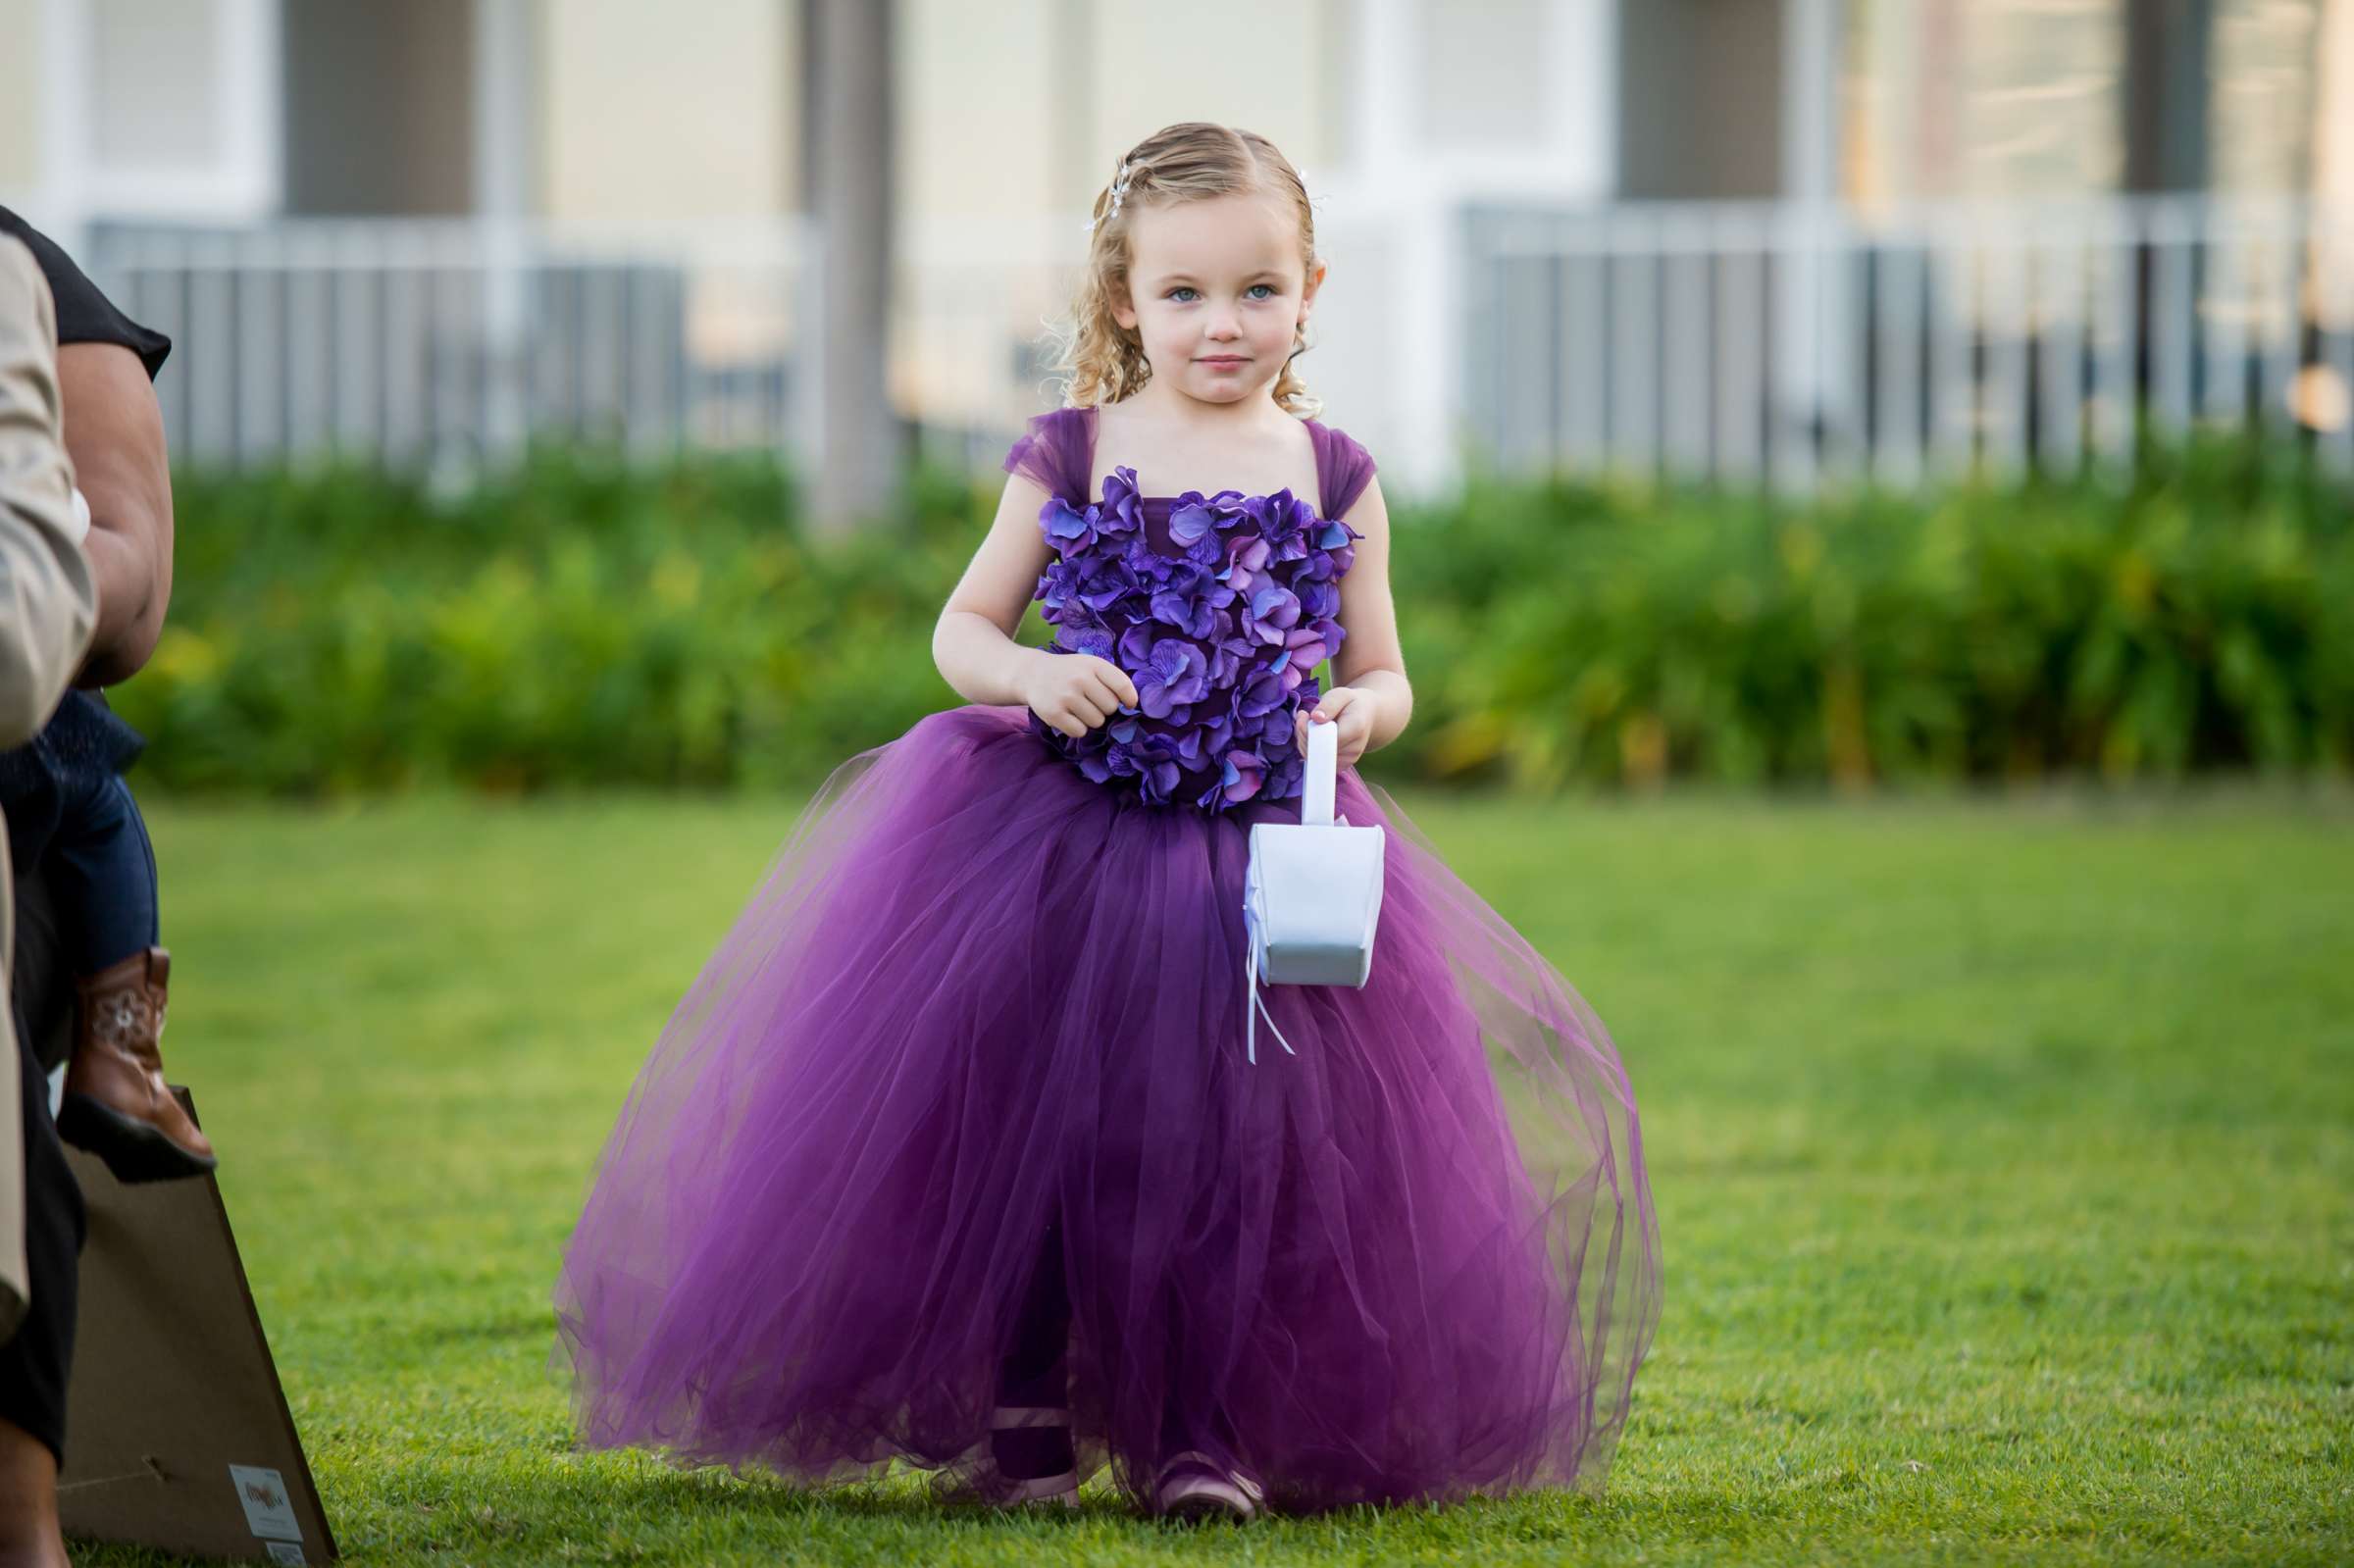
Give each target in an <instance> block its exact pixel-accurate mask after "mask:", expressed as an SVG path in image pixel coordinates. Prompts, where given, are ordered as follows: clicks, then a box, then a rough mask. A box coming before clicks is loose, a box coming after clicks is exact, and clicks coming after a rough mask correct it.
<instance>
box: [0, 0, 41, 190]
mask: <svg viewBox="0 0 2354 1568" xmlns="http://www.w3.org/2000/svg"><path fill="white" fill-rule="evenodd" d="M0 38H5V39H7V40H8V47H7V48H5V49H0V195H5V194H8V193H11V192H16V193H20V194H21V193H22V192H24V191H26V190H28V189H30V188H31V186H32V184H33V182H34V181H35V180H37V179H38V178H40V175H41V148H40V134H41V100H40V69H41V3H40V0H0Z"/></svg>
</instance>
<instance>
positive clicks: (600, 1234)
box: [556, 706, 1660, 1510]
mask: <svg viewBox="0 0 2354 1568" xmlns="http://www.w3.org/2000/svg"><path fill="white" fill-rule="evenodd" d="M1339 808H1340V811H1341V813H1342V814H1343V815H1345V816H1346V817H1347V818H1348V819H1349V820H1350V821H1351V822H1353V823H1356V824H1359V825H1363V824H1370V823H1380V824H1382V825H1384V826H1386V827H1387V828H1388V829H1389V830H1390V845H1389V857H1388V869H1387V878H1386V883H1385V886H1384V890H1383V903H1382V911H1381V925H1380V930H1379V934H1378V936H1377V938H1376V941H1375V945H1374V955H1373V972H1372V978H1371V979H1370V981H1368V983H1367V984H1366V985H1365V986H1363V987H1362V988H1361V989H1351V988H1347V987H1338V986H1266V987H1265V988H1264V991H1263V994H1264V995H1265V996H1266V998H1267V1001H1268V1004H1269V1006H1270V1008H1271V1010H1272V1013H1273V1016H1274V1018H1275V1021H1276V1024H1277V1027H1278V1028H1280V1030H1281V1031H1282V1033H1283V1036H1284V1037H1286V1038H1287V1039H1288V1040H1289V1041H1290V1043H1291V1045H1292V1046H1293V1047H1294V1048H1295V1049H1296V1050H1297V1052H1298V1054H1297V1055H1296V1056H1293V1055H1286V1054H1284V1053H1283V1052H1282V1050H1280V1049H1277V1050H1274V1051H1268V1050H1266V1049H1264V1045H1265V1043H1266V1035H1267V1033H1268V1032H1267V1031H1266V1030H1264V1029H1263V1028H1262V1029H1261V1030H1260V1032H1259V1033H1260V1037H1261V1047H1262V1048H1261V1049H1260V1051H1259V1055H1258V1062H1257V1065H1256V1066H1252V1065H1250V1064H1248V1063H1246V1061H1245V1060H1244V1039H1243V1035H1244V1018H1245V1011H1246V1009H1247V1007H1248V1006H1249V997H1248V992H1247V989H1246V984H1245V967H1244V959H1245V946H1244V936H1243V923H1242V912H1241V898H1242V886H1243V873H1244V867H1245V865H1246V863H1247V860H1248V855H1249V842H1248V840H1249V831H1250V825H1251V824H1252V823H1253V822H1256V821H1297V820H1298V808H1297V803H1296V802H1295V803H1292V804H1288V805H1274V804H1261V803H1258V802H1252V803H1250V804H1248V805H1246V806H1244V807H1242V808H1240V809H1237V810H1234V811H1231V812H1229V813H1226V814H1225V815H1223V816H1217V815H1211V814H1208V813H1205V812H1202V811H1199V810H1196V809H1193V808H1190V807H1173V806H1161V805H1151V804H1147V803H1145V802H1143V801H1142V800H1140V799H1139V798H1138V797H1136V796H1135V795H1133V794H1123V793H1119V792H1117V791H1115V790H1114V789H1112V788H1109V787H1106V786H1104V785H1102V784H1094V783H1091V782H1089V781H1088V780H1087V779H1085V778H1083V777H1082V776H1081V775H1080V774H1078V773H1077V772H1076V771H1075V770H1073V769H1072V767H1071V766H1070V765H1069V764H1068V763H1067V762H1065V761H1064V760H1063V759H1062V758H1060V757H1058V756H1057V755H1055V754H1054V753H1053V751H1052V750H1051V749H1050V748H1049V746H1048V745H1047V744H1046V743H1044V742H1043V741H1042V739H1041V738H1040V737H1039V736H1038V735H1037V734H1035V733H1032V731H1031V730H1030V728H1029V726H1028V724H1027V716H1026V714H1025V713H1024V712H1023V710H1021V709H1019V708H996V707H978V706H976V707H964V708H957V709H952V710H949V711H947V712H944V713H937V714H933V715H931V716H930V717H928V718H925V719H924V720H922V721H920V722H919V723H917V724H916V725H915V726H914V727H912V728H911V729H910V730H909V731H908V732H907V733H905V734H904V735H902V736H900V737H899V738H898V739H896V740H895V741H892V742H891V743H889V744H887V745H884V746H880V747H877V748H875V749H873V750H871V751H867V752H863V753H861V754H859V755H858V756H856V757H853V758H851V759H850V760H849V761H848V762H846V763H844V765H843V766H842V767H841V768H840V769H839V770H837V772H836V773H835V774H834V776H833V778H832V779H830V780H829V781H828V782H827V784H825V786H824V788H823V789H822V790H821V791H820V792H819V794H818V795H817V796H816V797H815V799H814V800H813V802H812V803H811V805H810V807H809V808H808V810H807V811H806V812H805V814H804V815H803V817H802V818H801V820H800V822H799V824H798V825H797V826H796V827H795V828H794V830H793V834H792V835H791V837H790V838H789V839H788V840H787V842H786V844H785V847H784V849H783V850H782V851H781V852H780V854H779V857H778V859H777V860H776V862H775V863H774V865H773V866H772V867H771V869H770V871H769V873H768V875H767V877H766V879H765V880H764V881H763V882H762V884H761V885H760V886H759V888H758V890H757V891H756V892H755V893H754V895H753V896H752V899H751V901H750V903H749V904H748V905H747V906H746V908H745V909H744V911H743V913H742V916H741V918H740V919H739V920H738V921H737V923H736V925H735V927H734V929H733V930H732V931H730V933H729V934H728V936H727V937H726V939H725V940H724V941H722V943H721V944H720V947H719V950H718V951H717V952H716V953H715V954H714V955H713V957H712V958H711V960H710V962H709V964H708V965H707V966H706V967H705V969H704V970H703V972H702V974H701V975H700V976H699V977H697V978H696V980H695V982H694V985H693V986H692V988H691V990H690V991H689V992H688V994H687V996H686V998H685V1000H684V1001H683V1002H682V1003H681V1004H680V1006H679V1008H678V1011H677V1013H676V1014H675V1015H674V1016H673V1017H672V1019H671V1021H670V1024H669V1026H668V1028H667V1029H666V1030H665V1031H664V1033H663V1035H662V1037H661V1039H660V1041H659V1043H658V1044H657V1045H656V1046H655V1048H654V1050H653V1053H652V1056H651V1058H650V1059H649V1060H648V1061H647V1063H646V1064H645V1067H644V1069H643V1071H642V1072H641V1074H640V1077H639V1079H638V1082H637V1084H636V1086H635V1087H634V1088H633V1089H632V1090H631V1093H630V1096H629V1099H628V1103H627V1105H626V1106H625V1108H624V1109H623V1111H622V1115H621V1118H620V1122H619V1125H618V1126H617V1127H616V1128H615V1130H614V1132H613V1135H612V1138H611V1140H610V1142H609V1143H608V1144H607V1146H606V1148H605V1150H604V1153H603V1156H602V1159H601V1161H600V1162H599V1165H598V1168H597V1173H596V1177H595V1181H594V1185H593V1189H592V1190H591V1192H590V1194H589V1197H588V1204H587V1207H586V1210H585V1211H584V1213H583V1214H582V1216H581V1221H580V1225H579V1228H578V1229H577V1231H576V1232H575V1233H574V1235H573V1238H572V1240H571V1243H570V1245H569V1248H568V1250H567V1252H566V1254H565V1258H564V1265H563V1271H562V1275H561V1278H560V1279H559V1281H558V1283H557V1287H556V1307H557V1315H558V1320H559V1324H560V1330H561V1343H560V1345H559V1350H558V1356H559V1359H560V1361H561V1360H568V1361H569V1365H570V1369H571V1372H572V1375H573V1379H574V1387H575V1395H576V1408H577V1416H578V1420H579V1423H580V1427H581V1431H582V1434H583V1437H584V1439H585V1441H586V1442H588V1443H589V1444H592V1445H596V1446H613V1445H643V1446H648V1447H653V1448H657V1449H660V1450H663V1451H664V1452H666V1453H667V1454H668V1455H669V1456H670V1457H672V1458H673V1459H675V1460H677V1461H680V1462H687V1463H696V1462H724V1463H729V1464H734V1465H740V1466H744V1465H749V1466H760V1467H765V1468H768V1469H772V1470H774V1471H776V1472H778V1473H780V1474H782V1475H784V1476H786V1477H788V1478H791V1479H793V1480H796V1481H801V1482H807V1483H818V1482H827V1481H835V1480H845V1479H851V1478H854V1477H858V1476H861V1475H864V1474H868V1473H871V1472H872V1470H873V1469H874V1468H875V1467H877V1466H880V1465H883V1464H885V1463H888V1462H889V1461H891V1460H894V1459H899V1460H904V1461H909V1462H912V1463H914V1464H916V1465H920V1466H925V1467H934V1468H946V1467H955V1466H971V1465H974V1464H976V1463H977V1461H978V1458H979V1456H980V1455H983V1454H985V1453H986V1452H987V1451H988V1436H989V1430H990V1418H991V1413H992V1408H993V1406H994V1405H995V1404H996V1403H998V1399H999V1397H1000V1381H999V1380H1000V1375H1001V1370H1002V1364H1003V1362H1004V1359H1005V1357H1006V1356H1007V1354H1008V1346H1009V1345H1011V1344H1013V1343H1014V1342H1015V1341H1016V1340H1019V1339H1020V1338H1022V1337H1023V1336H1024V1335H1025V1334H1030V1335H1032V1336H1033V1337H1034V1336H1035V1332H1036V1317H1037V1312H1038V1307H1037V1305H1036V1303H1037V1302H1038V1301H1039V1299H1040V1298H1041V1295H1042V1286H1043V1287H1044V1288H1045V1294H1046V1295H1048V1296H1050V1297H1053V1298H1054V1299H1055V1301H1056V1303H1057V1304H1056V1307H1055V1316H1054V1317H1053V1318H1052V1320H1051V1321H1052V1322H1053V1323H1054V1325H1055V1333H1056V1335H1057V1341H1058V1343H1057V1348H1058V1349H1062V1348H1064V1347H1065V1346H1066V1345H1067V1359H1066V1365H1065V1369H1064V1371H1063V1372H1062V1373H1058V1374H1057V1377H1058V1380H1060V1379H1061V1378H1063V1377H1067V1389H1068V1395H1069V1401H1070V1405H1071V1410H1072V1423H1073V1430H1074V1435H1075V1438H1076V1442H1077V1446H1078V1450H1079V1453H1080V1455H1081V1467H1082V1473H1083V1474H1084V1473H1087V1472H1090V1471H1092V1470H1094V1469H1097V1468H1099V1467H1100V1466H1101V1465H1103V1464H1106V1463H1108V1464H1109V1465H1110V1466H1111V1467H1112V1471H1113V1475H1114V1477H1115V1479H1116V1481H1117V1483H1118V1484H1119V1485H1120V1486H1121V1487H1122V1488H1123V1489H1124V1490H1125V1491H1127V1492H1129V1494H1130V1495H1132V1496H1135V1497H1139V1498H1142V1497H1146V1496H1149V1495H1150V1492H1151V1484H1152V1475H1153V1471H1154V1469H1155V1467H1156V1466H1157V1464H1158V1462H1159V1461H1160V1459H1161V1458H1163V1457H1165V1456H1166V1455H1167V1454H1168V1453H1169V1452H1171V1451H1172V1450H1173V1449H1174V1448H1177V1447H1192V1448H1201V1449H1203V1450H1205V1451H1208V1452H1211V1453H1213V1454H1215V1455H1217V1456H1219V1457H1220V1458H1221V1459H1223V1460H1225V1461H1227V1462H1231V1463H1233V1464H1236V1465H1238V1466H1241V1467H1244V1468H1246V1469H1247V1470H1248V1471H1249V1472H1250V1473H1252V1474H1254V1475H1255V1476H1256V1477H1257V1478H1259V1480H1260V1481H1261V1482H1262V1484H1263V1485H1264V1486H1265V1488H1266V1490H1267V1493H1268V1500H1269V1503H1270V1504H1271V1505H1272V1506H1276V1507H1279V1508H1290V1509H1299V1510H1307V1509H1317V1508H1325V1507H1332V1506H1338V1505H1341V1504H1347V1503H1353V1502H1362V1501H1385V1500H1398V1499H1408V1498H1448V1497H1455V1496H1459V1495H1462V1494H1464V1493H1467V1492H1503V1491H1509V1490H1514V1489H1519V1488H1525V1487H1531V1486H1572V1487H1576V1488H1579V1489H1581V1490H1585V1491H1597V1490H1599V1489H1600V1486H1601V1483H1602V1478H1603V1474H1604V1471H1605V1469H1606V1468H1607V1466H1608V1464H1609V1461H1610V1457H1611V1454H1612V1448H1613V1446H1614V1444H1615V1442H1616V1440H1617V1438H1618V1435H1619V1432H1620V1430H1621V1429H1622V1427H1623V1426H1624V1424H1625V1420H1626V1415H1627V1407H1628V1402H1629V1399H1630V1396H1631V1393H1632V1388H1633V1383H1634V1377H1635V1370H1636V1367H1637V1365H1638V1364H1639V1363H1640V1362H1641V1360H1642V1358H1643V1354H1644V1351H1645V1348H1646V1346H1647V1345H1648V1343H1649V1341H1650V1339H1651V1334H1652V1330H1653V1327H1654V1325H1655V1324H1656V1322H1657V1320H1658V1315H1659V1300H1660V1264H1659V1235H1658V1222H1657V1219H1656V1217H1655V1214H1654V1211H1653V1206H1652V1199H1651V1193H1650V1189H1649V1187H1648V1184H1647V1181H1646V1178H1645V1176H1644V1170H1643V1156H1642V1142H1641V1138H1640V1134H1639V1132H1638V1128H1637V1121H1636V1115H1635V1102H1634V1096H1633V1093H1632V1091H1631V1089H1630V1088H1629V1086H1628V1082H1627V1078H1626V1074H1625V1071H1624V1069H1623V1068H1622V1067H1621V1065H1620V1063H1619V1061H1618V1059H1617V1055H1616V1053H1615V1051H1614V1049H1613V1047H1612V1043H1611V1040H1610V1037H1609V1036H1608V1035H1607V1034H1606V1033H1605V1032H1604V1030H1603V1027H1602V1025H1601V1023H1600V1022H1599V1021H1598V1020H1597V1019H1596V1018H1595V1017H1594V1015H1593V1014H1592V1012H1591V1011H1590V1010H1588V1008H1587V1007H1586V1006H1585V1004H1584V1003H1583V1002H1582V1001H1581V1000H1580V999H1579V998H1578V997H1577V995H1576V994H1575V993H1574V992H1573V991H1572V990H1571V989H1570V987H1569V986H1567V984H1566V983H1564V982H1563V981H1562V979H1561V976H1560V975H1559V974H1558V973H1556V972H1555V970H1554V969H1553V968H1552V967H1551V966H1550V965H1549V964H1547V963H1546V961H1545V960H1544V959H1542V958H1541V957H1539V956H1538V955H1537V953H1536V952H1534V951H1533V950H1532V949H1531V948H1530V947H1529V946H1528V944H1527V943H1526V942H1525V941H1523V940H1522V939H1521V938H1520V936H1518V935H1517V934H1516V933H1514V932H1513V931H1512V929H1511V928H1510V926H1508V925H1507V924H1505V922H1504V921H1503V920H1502V919H1501V918H1499V917H1498V916H1497V915H1496V914H1495V912H1494V911H1492V910H1490V909H1489V908H1488V907H1487V905H1486V904H1485V903H1483V902H1482V901H1481V900H1480V898H1479V897H1478V896H1477V895H1476V894H1474V893H1473V892H1472V891H1471V890H1470V889H1469V888H1468V887H1466V886H1465V885H1463V884H1462V882H1461V881H1460V880H1458V878H1457V877H1456V876H1455V875H1454V874H1453V873H1452V872H1450V871H1449V870H1448V869H1447V867H1446V866H1445V864H1444V863H1443V862H1442V861H1441V860H1440V858H1439V856H1438V855H1437V853H1436V852H1435V851H1434V850H1433V849H1432V848H1431V847H1430V845H1429V843H1428V842H1427V840H1425V839H1424V838H1423V837H1422V836H1420V835H1419V834H1418V833H1417V832H1416V831H1415V830H1414V829H1413V828H1412V827H1411V825H1410V824H1408V823H1407V820H1406V818H1405V817H1404V816H1403V814H1402V813H1401V812H1400V811H1399V809H1398V806H1397V804H1396V802H1395V801H1393V800H1392V799H1391V798H1390V797H1389V795H1388V794H1387V792H1386V791H1383V790H1382V789H1380V788H1379V787H1378V786H1375V785H1371V784H1366V783H1365V782H1364V781H1363V780H1362V779H1360V778H1359V777H1358V776H1357V775H1356V773H1355V772H1354V771H1348V770H1344V772H1343V773H1342V775H1341V780H1340V794H1339ZM1049 1239H1051V1241H1052V1244H1051V1246H1049V1245H1048V1241H1049ZM1026 1314H1027V1315H1028V1316H1027V1318H1026V1316H1025V1315H1026Z"/></svg>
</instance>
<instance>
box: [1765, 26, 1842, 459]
mask: <svg viewBox="0 0 2354 1568" xmlns="http://www.w3.org/2000/svg"><path fill="white" fill-rule="evenodd" d="M1839 11H1840V8H1839V5H1838V0H1782V59H1781V67H1782V92H1781V101H1782V146H1781V168H1782V196H1783V199H1784V200H1785V201H1786V202H1787V203H1788V204H1789V206H1790V209H1791V210H1792V212H1793V213H1794V215H1795V216H1796V219H1797V226H1796V229H1795V231H1794V232H1793V233H1792V234H1791V235H1790V238H1791V240H1792V241H1793V245H1792V249H1791V252H1790V255H1789V261H1790V263H1791V265H1789V266H1787V267H1785V268H1784V269H1783V270H1782V272H1781V286H1780V287H1779V288H1778V289H1777V290H1776V293H1777V295H1778V296H1779V297H1778V298H1777V299H1776V301H1775V319H1776V322H1777V324H1778V326H1779V328H1780V352H1779V353H1778V354H1777V355H1776V356H1775V365H1774V387H1775V391H1776V407H1775V409H1774V412H1773V418H1774V419H1775V421H1777V422H1780V423H1784V424H1786V425H1787V426H1788V427H1789V428H1788V429H1787V430H1785V432H1784V433H1785V437H1786V438H1785V440H1784V441H1783V442H1782V443H1781V444H1780V445H1779V446H1778V447H1777V449H1776V450H1777V454H1788V455H1789V456H1791V457H1792V458H1794V459H1795V463H1794V464H1792V465H1791V466H1788V467H1785V469H1784V471H1783V473H1782V476H1781V478H1782V479H1783V480H1784V481H1787V482H1790V483H1793V484H1800V485H1803V484H1806V483H1809V482H1811V481H1812V480H1813V478H1814V463H1813V458H1812V452H1813V446H1812V441H1813V427H1814V423H1815V421H1816V419H1817V417H1820V418H1821V419H1823V420H1824V421H1825V422H1826V423H1827V422H1829V421H1830V420H1831V419H1832V418H1833V410H1834V409H1835V408H1836V407H1837V406H1838V403H1839V398H1840V396H1841V395H1842V387H1841V382H1842V381H1843V380H1844V379H1845V378H1844V376H1843V374H1842V372H1843V369H1844V362H1845V358H1846V356H1845V355H1844V354H1842V353H1841V352H1840V350H1839V345H1840V344H1841V343H1842V342H1844V341H1845V334H1844V327H1845V319H1844V315H1843V309H1844V305H1845V300H1844V297H1843V283H1842V276H1843V275H1842V274H1841V273H1840V271H1839V269H1838V268H1837V266H1836V258H1837V252H1836V250H1835V249H1834V248H1833V237H1834V235H1833V228H1834V225H1833V220H1834V219H1835V217H1836V210H1837V202H1838V195H1839V192H1838V183H1837V181H1838V171H1839Z"/></svg>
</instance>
